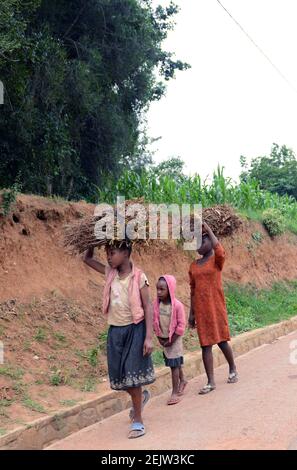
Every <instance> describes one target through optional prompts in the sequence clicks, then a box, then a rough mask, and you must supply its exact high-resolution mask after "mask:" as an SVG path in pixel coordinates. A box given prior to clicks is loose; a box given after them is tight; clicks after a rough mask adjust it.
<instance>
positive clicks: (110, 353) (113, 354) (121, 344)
mask: <svg viewBox="0 0 297 470" xmlns="http://www.w3.org/2000/svg"><path fill="white" fill-rule="evenodd" d="M145 335H146V328H145V321H142V322H140V323H138V324H137V325H135V324H134V323H132V324H131V325H127V326H110V327H109V330H108V337H107V362H108V374H109V380H110V386H111V388H112V389H113V390H127V388H134V387H141V386H142V385H148V384H151V383H153V382H154V381H155V374H154V367H153V363H152V358H151V356H144V355H143V344H144V340H145Z"/></svg>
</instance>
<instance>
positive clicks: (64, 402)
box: [60, 400, 77, 407]
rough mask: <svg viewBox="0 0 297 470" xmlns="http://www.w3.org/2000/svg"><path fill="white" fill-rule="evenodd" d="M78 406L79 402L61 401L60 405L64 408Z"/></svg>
mask: <svg viewBox="0 0 297 470" xmlns="http://www.w3.org/2000/svg"><path fill="white" fill-rule="evenodd" d="M76 404H77V400H60V405H62V406H68V407H71V406H74V405H76Z"/></svg>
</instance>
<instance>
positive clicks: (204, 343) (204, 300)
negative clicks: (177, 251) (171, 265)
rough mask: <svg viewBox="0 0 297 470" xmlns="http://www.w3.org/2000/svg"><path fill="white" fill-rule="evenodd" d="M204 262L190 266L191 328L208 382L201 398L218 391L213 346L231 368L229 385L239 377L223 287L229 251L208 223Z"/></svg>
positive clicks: (202, 250)
mask: <svg viewBox="0 0 297 470" xmlns="http://www.w3.org/2000/svg"><path fill="white" fill-rule="evenodd" d="M197 251H198V253H199V255H202V258H200V259H198V260H196V261H194V262H193V263H191V265H190V270H189V276H190V286H191V309H190V315H189V326H190V328H195V324H196V326H197V331H198V336H199V340H200V344H201V348H202V358H203V363H204V367H205V370H206V375H207V379H208V382H207V384H206V385H205V386H204V387H203V388H202V389H201V390H200V392H199V394H201V395H205V394H206V393H209V392H211V391H212V390H214V389H215V388H216V385H215V380H214V369H213V355H212V346H213V345H214V344H217V345H218V346H219V348H220V349H221V351H222V352H223V354H224V356H225V358H226V360H227V362H228V364H229V376H228V383H235V382H237V380H238V374H237V370H236V366H235V362H234V358H233V352H232V348H231V346H230V344H229V343H228V341H230V332H229V326H228V318H227V309H226V303H225V297H224V291H223V286H222V269H223V265H224V262H225V250H224V248H223V247H222V245H221V244H220V243H219V241H218V239H217V238H216V236H215V235H214V233H213V231H212V230H211V228H210V227H209V226H208V225H207V223H205V222H204V223H203V226H202V244H201V246H200V248H199V249H198V250H197Z"/></svg>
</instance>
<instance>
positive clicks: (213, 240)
mask: <svg viewBox="0 0 297 470" xmlns="http://www.w3.org/2000/svg"><path fill="white" fill-rule="evenodd" d="M202 228H204V230H205V231H206V233H207V234H208V236H209V238H210V241H211V244H212V247H213V248H215V247H216V246H217V245H218V243H219V240H218V239H217V237H216V236H215V234H214V233H213V231H212V230H211V228H210V226H209V225H207V223H206V222H203V224H202Z"/></svg>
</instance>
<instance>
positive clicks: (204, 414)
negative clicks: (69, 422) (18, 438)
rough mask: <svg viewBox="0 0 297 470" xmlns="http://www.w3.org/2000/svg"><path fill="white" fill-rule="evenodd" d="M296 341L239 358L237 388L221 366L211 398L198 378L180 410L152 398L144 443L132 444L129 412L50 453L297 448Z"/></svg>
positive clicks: (295, 337) (294, 337)
mask: <svg viewBox="0 0 297 470" xmlns="http://www.w3.org/2000/svg"><path fill="white" fill-rule="evenodd" d="M294 340H297V332H294V333H291V334H290V335H288V336H285V337H282V338H280V339H278V340H277V341H275V342H274V343H273V344H269V345H264V346H262V347H260V348H257V349H255V350H253V351H251V352H249V353H248V354H246V355H244V356H241V357H239V358H238V359H237V365H238V369H239V373H240V381H239V382H238V383H237V384H234V385H229V384H226V378H227V367H226V366H221V367H219V368H218V369H216V380H217V390H216V391H214V392H212V393H210V394H209V395H206V396H198V394H197V391H198V389H199V387H201V386H202V385H204V383H205V377H204V376H199V377H196V378H195V379H193V380H192V381H191V382H190V383H189V385H188V388H187V391H186V394H185V396H184V399H183V401H182V402H181V403H180V404H178V405H175V406H172V407H169V406H166V400H167V397H168V393H166V394H163V395H161V396H158V397H156V398H154V399H152V400H151V401H150V402H149V404H148V405H147V407H146V409H145V413H144V418H145V424H146V428H147V434H146V436H144V437H142V438H139V439H136V440H128V439H127V432H128V426H129V421H128V413H127V411H124V412H122V413H120V414H117V415H115V416H113V417H111V418H109V419H106V420H105V421H102V422H100V423H97V424H95V425H93V426H90V427H88V428H86V429H83V430H82V431H80V432H78V433H76V434H73V435H72V436H69V437H68V438H66V439H64V440H62V441H60V442H58V443H56V444H54V445H52V446H51V447H50V449H104V450H115V449H121V450H123V449H127V450H128V449H133V450H134V449H145V450H149V449H155V450H165V449H174V450H175V449H180V450H186V449H288V448H290V449H297V363H296V364H295V365H294V364H292V360H291V361H290V354H291V358H293V359H294V357H295V359H296V358H297V354H295V356H294V354H292V351H293V350H292V349H290V346H291V347H292V346H293V344H292V342H293V341H294ZM295 348H297V342H296V346H295ZM293 362H294V361H293ZM296 362H297V361H296Z"/></svg>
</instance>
